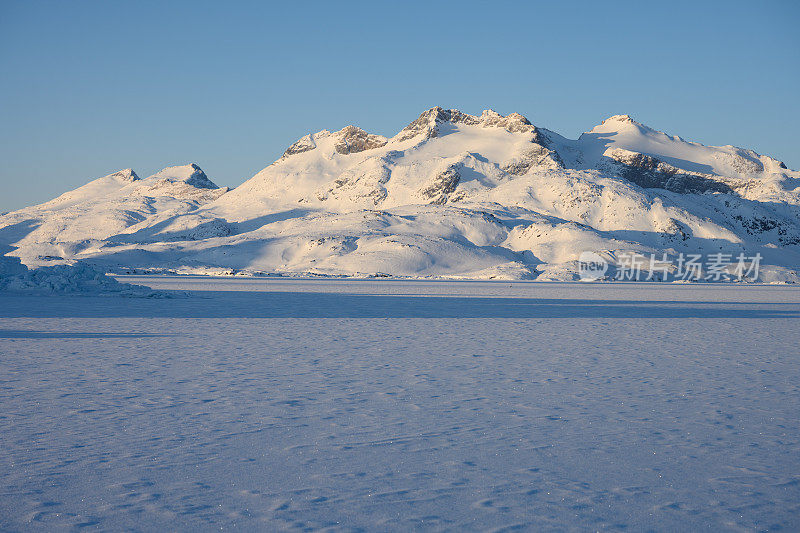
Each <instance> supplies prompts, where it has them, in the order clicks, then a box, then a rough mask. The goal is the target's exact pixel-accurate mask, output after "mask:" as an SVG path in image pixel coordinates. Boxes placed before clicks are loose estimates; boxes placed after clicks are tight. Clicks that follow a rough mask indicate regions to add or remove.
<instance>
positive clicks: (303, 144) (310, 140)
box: [283, 133, 317, 157]
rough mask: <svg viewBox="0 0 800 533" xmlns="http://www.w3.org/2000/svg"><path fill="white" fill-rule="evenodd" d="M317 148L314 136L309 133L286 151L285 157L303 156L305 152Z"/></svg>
mask: <svg viewBox="0 0 800 533" xmlns="http://www.w3.org/2000/svg"><path fill="white" fill-rule="evenodd" d="M316 147H317V143H316V142H314V136H313V135H311V134H310V133H309V134H308V135H306V136H304V137H301V138H300V139H298V140H297V141H296V142H295V143H294V144H292V145H291V146H290V147H289V148H287V149H286V151H285V152H283V157H288V156H290V155H295V154H302V153H303V152H308V151H309V150H313V149H314V148H316Z"/></svg>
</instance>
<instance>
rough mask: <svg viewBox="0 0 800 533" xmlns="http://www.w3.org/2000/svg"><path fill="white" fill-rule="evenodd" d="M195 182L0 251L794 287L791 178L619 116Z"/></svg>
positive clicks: (30, 232) (751, 158)
mask: <svg viewBox="0 0 800 533" xmlns="http://www.w3.org/2000/svg"><path fill="white" fill-rule="evenodd" d="M197 172H200V173H201V174H202V171H199V169H198V168H197V167H196V166H190V167H174V168H172V169H166V170H165V171H162V172H161V173H159V174H156V175H155V176H152V177H150V178H147V179H145V180H138V179H137V178H136V177H135V175H133V174H132V172H130V171H128V173H127V174H126V173H125V172H123V173H118V174H119V175H112V176H107V177H105V178H101V179H100V180H97V181H96V182H92V183H90V184H89V185H87V186H84V187H82V188H80V189H77V190H76V191H72V192H71V193H67V194H66V195H63V196H62V197H59V198H57V199H56V200H53V201H52V202H48V203H47V204H42V205H41V206H36V207H34V208H28V209H24V210H21V211H17V212H14V213H10V214H8V215H5V216H2V217H0V239H3V242H5V243H7V244H10V245H13V246H15V247H16V248H17V249H16V250H15V251H14V252H13V253H14V255H18V256H19V257H21V258H22V259H23V261H24V262H25V263H26V264H29V265H36V264H43V262H44V261H45V259H43V258H47V256H56V257H62V258H64V260H65V261H75V260H85V261H89V262H93V263H97V264H101V265H103V266H105V267H107V268H113V269H121V270H124V269H131V268H134V269H143V268H151V269H161V270H173V271H181V272H198V273H216V272H229V271H233V272H239V271H242V272H245V273H246V272H265V273H286V274H303V273H315V274H323V275H357V276H371V275H392V276H408V277H451V278H503V279H540V280H542V279H556V280H562V279H574V278H575V277H576V275H577V274H576V272H577V266H576V261H577V259H578V258H579V257H580V254H581V253H582V252H584V251H587V250H589V251H595V252H598V253H600V254H601V255H602V256H603V257H605V258H607V259H608V260H609V261H610V262H611V263H612V265H613V264H615V262H619V258H620V257H621V256H622V255H624V254H625V253H629V252H639V253H644V254H659V255H661V254H667V255H668V256H670V257H675V256H677V254H680V253H702V254H710V253H714V252H717V253H719V252H724V253H730V254H739V253H745V254H747V255H749V256H752V255H755V254H756V253H760V254H762V256H763V257H764V260H763V264H764V265H766V268H764V269H763V272H762V276H761V279H762V280H764V281H780V280H783V281H795V280H797V279H798V278H797V274H796V273H795V270H797V269H798V267H800V248H798V244H799V243H800V210H799V208H798V206H800V173H798V172H796V171H791V170H789V169H787V168H786V166H785V165H784V164H783V163H781V162H780V161H777V160H775V159H772V158H770V157H767V156H762V155H759V154H756V153H755V152H752V151H750V150H744V149H741V148H736V147H732V146H722V147H712V146H703V145H700V144H697V143H691V142H687V141H684V140H683V139H681V138H679V137H672V136H669V135H667V134H665V133H662V132H658V131H656V130H653V129H651V128H649V127H647V126H644V125H642V124H640V123H638V122H635V121H634V120H633V119H631V118H630V117H628V116H627V115H621V116H614V117H611V118H609V119H607V120H605V121H604V122H603V123H602V124H600V125H598V126H596V127H595V128H593V129H592V130H590V131H588V132H586V133H584V134H582V135H581V136H580V137H579V138H578V139H576V140H571V139H566V138H564V137H562V136H560V135H558V134H557V133H554V132H552V131H549V130H546V129H543V128H538V127H536V126H534V125H533V124H531V123H530V122H529V121H528V120H527V119H526V118H525V117H523V116H522V115H519V114H516V113H512V114H510V115H508V116H502V115H500V114H498V113H496V112H494V111H484V112H483V113H482V114H481V115H478V116H473V115H468V114H465V113H462V112H459V111H457V110H445V109H441V108H432V109H430V110H428V111H426V112H425V113H423V114H422V115H420V117H419V118H417V119H416V120H414V121H413V122H411V123H410V124H409V125H408V126H407V127H406V128H404V129H403V130H402V131H400V132H398V133H397V134H396V135H395V136H393V137H391V138H387V137H383V136H380V135H375V134H371V133H368V132H365V131H363V130H361V129H359V128H357V127H354V126H348V127H346V128H344V129H342V130H339V131H335V132H331V131H321V132H318V133H314V134H309V135H306V136H305V137H303V138H301V139H299V140H298V141H297V142H296V143H294V144H293V145H292V146H290V147H289V148H288V149H287V150H286V152H285V153H284V155H283V156H282V157H281V158H280V159H279V160H278V161H276V162H274V163H273V164H271V165H270V166H268V167H266V168H265V169H264V170H262V171H261V172H259V173H257V174H256V175H255V176H254V177H253V178H251V179H250V180H248V181H247V182H245V183H244V184H242V185H241V186H239V187H237V188H236V189H234V190H232V191H230V192H224V191H222V190H219V189H216V188H214V187H215V186H214V185H213V184H211V183H210V182H207V179H206V178H205V176H204V175H203V176H202V179H199V178H198V179H195V178H193V177H192V176H195V175H196V173H197ZM223 192H224V194H223ZM145 198H147V200H145ZM50 213H58V216H55V217H51V216H50ZM45 214H47V216H45ZM87 241H88V242H90V244H89V245H87V244H86V242H87ZM76 243H84V244H80V245H78V244H76Z"/></svg>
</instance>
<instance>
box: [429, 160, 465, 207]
mask: <svg viewBox="0 0 800 533" xmlns="http://www.w3.org/2000/svg"><path fill="white" fill-rule="evenodd" d="M459 181H461V174H460V173H459V172H458V168H457V167H456V166H455V165H453V166H449V167H447V168H446V169H445V170H444V171H443V172H441V173H440V174H439V175H437V176H436V177H435V178H434V179H433V182H432V183H431V184H430V185H428V186H427V187H425V188H423V189H422V190H420V191H419V192H420V194H422V196H424V197H426V198H430V199H431V202H430V203H432V204H444V203H447V199H448V195H449V194H451V193H453V192H454V191H455V190H456V187H458V183H459Z"/></svg>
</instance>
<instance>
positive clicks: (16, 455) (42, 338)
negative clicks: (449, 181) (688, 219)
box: [0, 277, 800, 531]
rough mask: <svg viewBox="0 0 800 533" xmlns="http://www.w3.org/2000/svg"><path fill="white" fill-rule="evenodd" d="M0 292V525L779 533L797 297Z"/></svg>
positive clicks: (792, 413)
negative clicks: (772, 532)
mask: <svg viewBox="0 0 800 533" xmlns="http://www.w3.org/2000/svg"><path fill="white" fill-rule="evenodd" d="M120 281H126V282H129V283H136V284H144V285H149V286H151V287H153V288H155V289H159V290H162V289H166V290H180V291H185V292H187V293H188V295H189V297H185V298H174V299H160V300H154V299H146V298H120V297H97V296H30V295H22V294H13V293H6V294H2V295H0V353H1V354H2V357H1V358H0V406H1V407H2V410H0V439H1V441H0V444H1V445H2V446H1V447H2V454H1V456H0V459H1V460H0V529H2V530H12V531H13V530H44V529H48V530H49V529H52V528H54V527H67V528H71V527H80V526H92V527H97V528H101V529H133V530H145V531H155V530H175V529H179V530H211V529H232V528H240V529H244V530H255V529H259V530H307V529H321V528H330V529H333V530H344V531H350V530H359V529H365V530H395V531H404V530H409V529H418V530H493V529H498V530H502V529H504V528H509V529H513V528H515V527H517V528H521V529H533V530H536V529H555V530H569V529H580V530H588V529H600V528H605V529H625V528H632V529H634V530H698V529H712V530H733V531H739V530H762V529H779V528H784V529H787V530H797V529H799V528H800V518H799V517H800V503H799V502H800V443H798V438H800V422H799V421H798V416H797V414H798V412H800V361H799V359H800V355H798V345H800V333H798V332H799V331H800V328H798V326H800V290H798V289H797V288H793V287H786V286H782V287H778V286H719V285H717V286H710V285H660V284H659V285H653V284H650V285H644V284H643V285H628V284H622V285H621V284H616V285H578V284H546V283H513V284H510V283H501V282H400V281H340V280H296V279H292V280H281V279H252V280H250V279H209V278H179V277H175V278H168V277H159V278H147V277H127V278H122V279H121V280H120Z"/></svg>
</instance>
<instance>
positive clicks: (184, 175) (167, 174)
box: [151, 163, 219, 189]
mask: <svg viewBox="0 0 800 533" xmlns="http://www.w3.org/2000/svg"><path fill="white" fill-rule="evenodd" d="M151 178H157V179H163V180H167V181H173V182H174V181H182V182H184V183H186V184H187V185H191V186H192V187H197V188H198V189H219V187H218V186H217V185H216V184H215V183H214V182H213V181H211V180H210V179H208V176H206V173H205V172H203V170H202V169H201V168H200V167H199V166H198V165H197V164H196V163H189V164H187V165H179V166H174V167H167V168H165V169H163V170H161V171H159V172H157V173H155V174H153V175H152V176H151Z"/></svg>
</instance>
